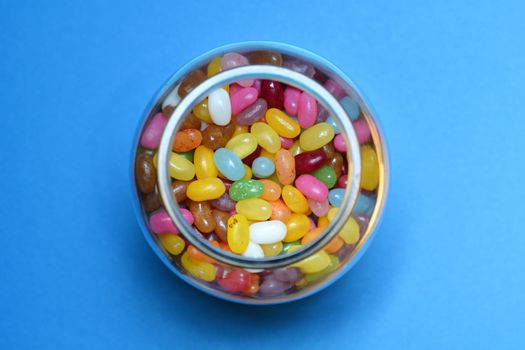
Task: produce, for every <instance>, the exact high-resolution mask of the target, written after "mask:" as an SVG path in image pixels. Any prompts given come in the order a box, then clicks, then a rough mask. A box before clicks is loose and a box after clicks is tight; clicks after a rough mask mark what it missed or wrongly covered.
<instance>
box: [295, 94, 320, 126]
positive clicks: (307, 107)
mask: <svg viewBox="0 0 525 350" xmlns="http://www.w3.org/2000/svg"><path fill="white" fill-rule="evenodd" d="M316 119H317V101H316V100H315V98H313V97H312V96H310V95H309V94H308V93H306V92H303V93H302V94H301V97H300V98H299V107H298V109H297V120H298V121H299V125H300V126H301V128H303V129H306V128H309V127H311V126H312V125H314V124H315V120H316Z"/></svg>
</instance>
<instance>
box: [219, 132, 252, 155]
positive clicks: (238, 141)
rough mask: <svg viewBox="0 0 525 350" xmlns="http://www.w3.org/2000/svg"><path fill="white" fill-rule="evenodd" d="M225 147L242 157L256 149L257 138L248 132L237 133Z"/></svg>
mask: <svg viewBox="0 0 525 350" xmlns="http://www.w3.org/2000/svg"><path fill="white" fill-rule="evenodd" d="M226 148H227V149H229V150H230V151H232V152H233V153H235V154H236V155H237V156H238V157H239V158H241V159H244V158H246V157H247V156H249V155H250V154H252V153H253V152H254V151H255V150H256V149H257V139H256V138H255V136H253V135H252V134H249V133H244V134H239V135H237V136H234V137H232V138H231V139H230V141H228V143H227V144H226Z"/></svg>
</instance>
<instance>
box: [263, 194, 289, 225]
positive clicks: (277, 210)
mask: <svg viewBox="0 0 525 350" xmlns="http://www.w3.org/2000/svg"><path fill="white" fill-rule="evenodd" d="M269 203H270V205H271V206H272V216H270V218H271V219H272V220H280V221H283V222H284V221H287V220H289V219H290V216H292V212H291V211H290V208H288V207H287V206H286V204H285V203H284V202H283V201H282V200H280V199H279V200H276V201H273V202H269Z"/></svg>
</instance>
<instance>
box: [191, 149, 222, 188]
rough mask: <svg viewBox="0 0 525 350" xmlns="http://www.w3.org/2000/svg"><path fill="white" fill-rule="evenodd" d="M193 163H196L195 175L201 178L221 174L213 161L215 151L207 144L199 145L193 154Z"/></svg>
mask: <svg viewBox="0 0 525 350" xmlns="http://www.w3.org/2000/svg"><path fill="white" fill-rule="evenodd" d="M193 163H194V164H195V175H196V176H197V179H199V180H201V179H207V178H210V177H217V176H218V175H219V170H218V169H217V167H216V166H215V162H214V161H213V151H212V150H211V149H209V148H208V147H206V146H199V147H197V149H196V150H195V153H194V154H193Z"/></svg>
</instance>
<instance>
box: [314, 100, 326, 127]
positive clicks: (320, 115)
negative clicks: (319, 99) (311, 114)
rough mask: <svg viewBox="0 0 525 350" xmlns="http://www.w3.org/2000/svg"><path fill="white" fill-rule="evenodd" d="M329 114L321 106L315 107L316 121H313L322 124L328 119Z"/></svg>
mask: <svg viewBox="0 0 525 350" xmlns="http://www.w3.org/2000/svg"><path fill="white" fill-rule="evenodd" d="M329 115H330V113H328V110H327V109H326V108H324V106H323V105H322V104H318V105H317V119H316V120H315V122H316V123H322V122H324V121H326V119H328V116H329Z"/></svg>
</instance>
